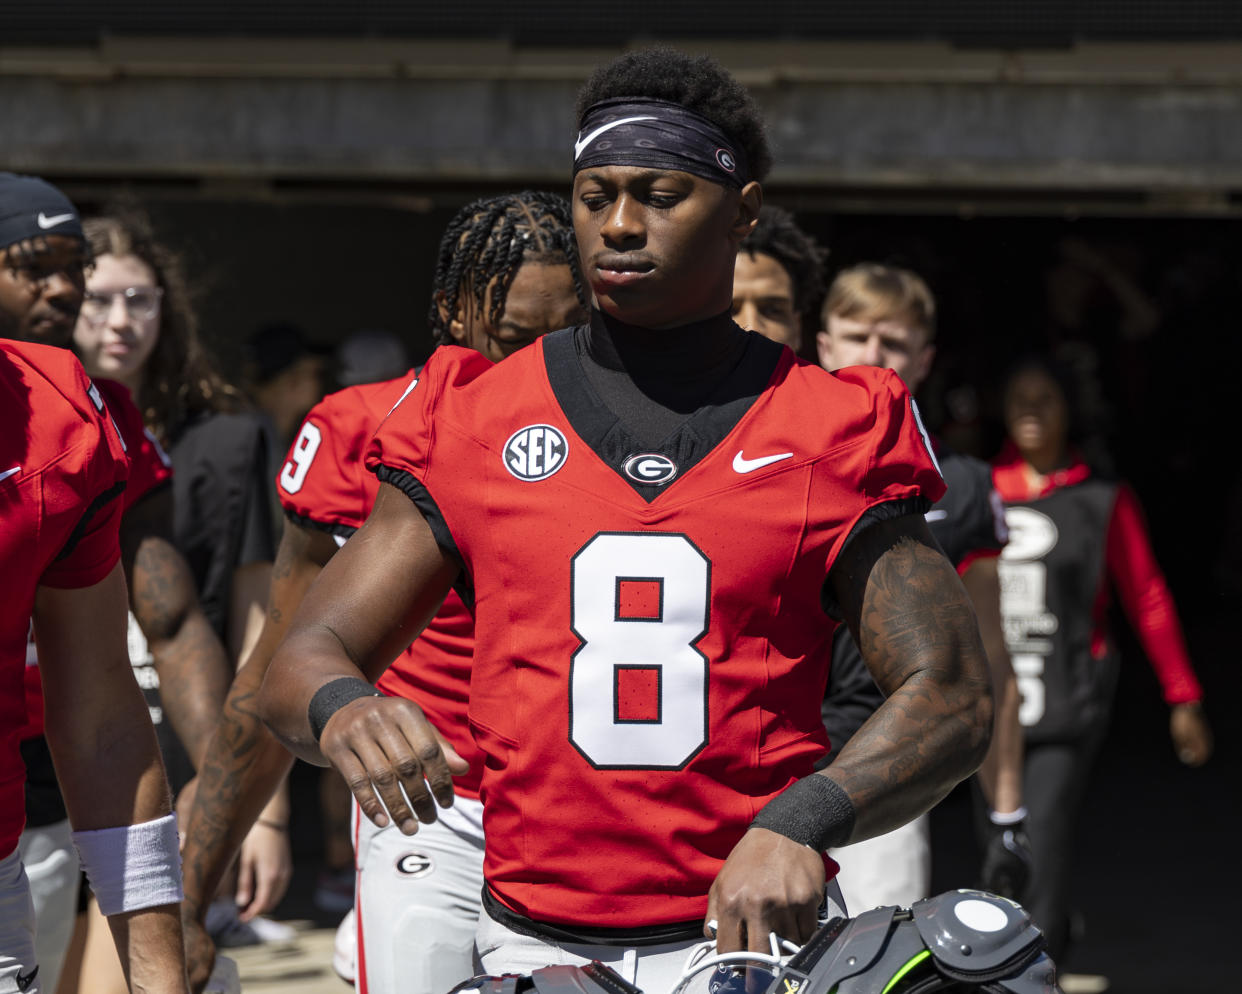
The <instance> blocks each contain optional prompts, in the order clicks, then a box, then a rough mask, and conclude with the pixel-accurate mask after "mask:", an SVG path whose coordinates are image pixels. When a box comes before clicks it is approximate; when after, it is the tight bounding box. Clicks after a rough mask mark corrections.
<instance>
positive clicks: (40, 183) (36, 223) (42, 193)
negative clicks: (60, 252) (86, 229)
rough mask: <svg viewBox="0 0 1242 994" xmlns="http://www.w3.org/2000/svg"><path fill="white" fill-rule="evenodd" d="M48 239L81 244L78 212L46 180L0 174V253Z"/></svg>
mask: <svg viewBox="0 0 1242 994" xmlns="http://www.w3.org/2000/svg"><path fill="white" fill-rule="evenodd" d="M48 235H68V236H69V237H70V238H77V239H79V240H85V238H84V236H83V234H82V219H81V218H80V217H79V216H78V209H77V208H76V207H74V206H73V204H72V203H70V201H69V198H68V197H66V196H65V195H64V194H63V193H61V192H60V191H59V190H58V189H56V187H54V186H52V184H51V183H49V182H47V180H42V179H39V177H37V176H19V175H18V174H17V173H3V172H0V249H5V248H8V247H9V246H10V245H14V244H16V243H17V242H24V241H26V240H27V239H30V238H39V237H46V236H48Z"/></svg>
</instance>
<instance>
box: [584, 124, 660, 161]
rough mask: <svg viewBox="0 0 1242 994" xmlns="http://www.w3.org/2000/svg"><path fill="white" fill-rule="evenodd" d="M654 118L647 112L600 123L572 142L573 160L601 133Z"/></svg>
mask: <svg viewBox="0 0 1242 994" xmlns="http://www.w3.org/2000/svg"><path fill="white" fill-rule="evenodd" d="M654 120H655V118H654V117H652V116H651V115H650V114H648V115H646V116H644V117H623V118H621V120H619V121H609V122H608V123H607V124H601V125H600V126H599V127H598V128H596V129H595V130H594V131H592V132H591V133H590V134H589V135H587V136H586V137H585V138H583V139H582V140H581V141H576V142H574V161H575V162H577V161H578V157H579V156H580V155H582V150H583V149H584V148H586V147H587V146H588V145H590V144H591V142H593V141H595V139H596V138H598V137H599V136H600V135H602V134H603V133H604V132H605V131H611V130H612V129H613V128H619V127H621V125H623V124H633V123H634V122H635V121H654Z"/></svg>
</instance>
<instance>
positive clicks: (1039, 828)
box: [1022, 734, 1103, 964]
mask: <svg viewBox="0 0 1242 994" xmlns="http://www.w3.org/2000/svg"><path fill="white" fill-rule="evenodd" d="M1102 741H1103V735H1102V734H1099V735H1092V736H1090V737H1088V738H1084V739H1077V740H1075V741H1072V742H1047V743H1029V742H1028V743H1027V744H1026V760H1025V763H1024V764H1023V781H1022V796H1023V802H1024V803H1025V805H1026V808H1027V811H1028V812H1029V815H1028V818H1027V834H1028V835H1029V837H1030V840H1031V850H1032V855H1033V856H1034V868H1033V872H1032V874H1031V882H1030V886H1029V888H1028V890H1027V894H1026V899H1025V900H1024V901H1023V905H1024V906H1025V907H1026V909H1027V910H1028V911H1029V912H1030V913H1031V918H1032V919H1034V921H1035V924H1036V925H1038V926H1039V927H1040V928H1041V929H1042V930H1043V932H1044V935H1046V936H1047V938H1048V952H1049V954H1050V955H1051V956H1052V959H1053V961H1054V962H1056V963H1058V964H1059V963H1060V961H1061V959H1062V958H1063V957H1064V955H1065V950H1066V947H1067V945H1068V943H1069V913H1070V901H1071V890H1072V880H1071V868H1072V866H1073V861H1074V860H1073V857H1074V841H1075V837H1076V835H1077V832H1078V824H1079V821H1080V816H1081V814H1082V806H1083V800H1084V798H1085V797H1086V793H1087V784H1088V782H1089V780H1090V777H1091V771H1092V769H1093V768H1094V766H1095V761H1096V758H1097V757H1098V755H1099V752H1100V745H1101V743H1102Z"/></svg>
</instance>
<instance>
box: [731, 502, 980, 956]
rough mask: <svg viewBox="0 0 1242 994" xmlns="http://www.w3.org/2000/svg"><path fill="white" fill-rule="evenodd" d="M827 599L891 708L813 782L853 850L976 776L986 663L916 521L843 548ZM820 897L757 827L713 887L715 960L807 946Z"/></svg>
mask: <svg viewBox="0 0 1242 994" xmlns="http://www.w3.org/2000/svg"><path fill="white" fill-rule="evenodd" d="M828 583H829V589H830V590H831V591H832V593H833V595H834V596H835V598H836V600H837V603H838V604H840V605H841V607H842V609H843V610H844V613H845V618H846V621H847V623H848V624H849V626H850V630H851V631H852V632H853V634H854V638H855V640H856V641H857V642H858V646H859V648H860V649H861V650H862V655H863V659H864V660H865V661H866V663H867V667H868V669H870V671H871V675H872V676H873V677H874V678H875V681H876V683H877V684H878V685H879V687H880V689H881V690H883V691H884V693H885V695H886V696H887V699H886V700H885V702H884V703H883V704H882V705H881V706H880V708H879V709H878V710H877V711H876V712H875V714H873V715H872V716H871V717H870V718H869V719H867V721H866V722H865V723H864V724H863V726H862V727H861V728H860V729H859V730H858V731H857V732H856V733H855V734H854V736H853V737H852V738H851V739H850V740H849V742H848V743H847V744H846V746H845V748H844V749H842V750H841V754H840V755H839V756H838V757H837V759H836V760H835V761H834V762H833V763H832V764H831V765H830V766H828V767H826V768H825V769H824V770H822V771H821V772H819V773H817V774H814V776H819V777H827V778H828V779H829V780H831V781H833V783H835V784H836V785H837V786H838V787H840V788H841V789H842V790H843V791H844V792H845V794H846V796H847V797H848V799H849V802H850V804H852V806H853V829H852V832H851V834H850V835H849V837H848V839H846V840H842V841H843V842H844V841H849V842H858V841H860V840H862V839H868V838H871V837H873V836H876V835H880V834H883V833H884V832H887V831H890V830H891V829H894V828H896V827H897V826H899V825H903V824H905V823H906V822H908V821H910V820H911V819H912V818H914V817H916V816H917V815H919V814H922V813H923V812H924V811H926V810H927V809H928V808H930V807H931V806H932V805H934V804H935V803H936V802H937V801H939V800H940V799H941V798H943V797H944V796H945V795H946V794H947V793H948V792H949V791H950V790H951V789H952V788H953V786H954V784H956V783H958V782H959V781H960V780H963V779H965V778H966V777H968V776H970V774H971V773H973V772H974V771H975V769H976V768H977V767H978V766H979V763H980V762H981V761H982V759H983V756H984V753H985V752H986V750H987V747H988V738H989V736H990V734H991V728H992V698H991V692H990V679H989V675H988V667H987V659H986V657H985V656H984V652H983V646H982V644H981V643H980V639H979V630H978V626H977V625H976V623H975V616H974V612H973V611H972V610H971V606H970V600H969V598H968V597H967V596H966V591H965V589H964V588H963V586H962V583H961V581H960V580H959V579H958V576H957V572H956V571H955V570H954V569H953V566H952V565H951V564H950V563H949V561H948V560H947V559H946V558H945V557H944V554H943V553H942V552H941V551H940V550H939V548H938V547H937V545H936V543H935V540H934V539H933V538H932V537H931V533H930V532H929V531H928V530H927V525H926V523H925V522H924V521H923V519H922V517H920V516H916V515H908V516H905V517H901V518H896V519H894V520H892V521H886V522H880V523H877V524H873V525H871V526H870V527H868V528H867V529H866V530H865V531H863V532H861V533H860V534H858V535H857V536H855V537H854V539H853V540H852V541H851V542H850V543H849V545H847V546H846V548H845V550H844V551H843V552H842V553H841V555H840V557H839V558H838V560H837V562H836V564H835V566H834V567H833V569H832V572H831V573H830V575H829V578H828ZM823 892H824V865H823V862H822V860H821V858H820V854H819V853H818V852H817V851H816V850H814V849H812V848H811V847H810V846H807V845H803V844H802V843H800V842H796V841H794V840H793V839H791V838H788V837H786V836H785V835H783V834H780V833H779V832H776V831H769V830H768V829H766V828H759V827H752V828H751V829H750V830H749V831H748V832H747V833H746V834H745V835H744V836H743V837H742V840H741V841H740V842H739V843H738V844H737V845H736V846H735V847H734V849H733V851H732V852H731V853H730V854H729V858H728V860H726V862H725V865H724V867H723V868H722V869H721V871H720V873H719V875H718V876H717V877H716V880H715V882H714V883H713V884H712V889H711V893H710V895H709V897H708V911H707V917H708V919H709V920H711V919H715V920H716V921H717V923H718V927H717V930H716V933H715V934H716V947H717V949H718V950H719V951H721V952H728V951H731V950H735V949H746V948H749V949H756V950H763V949H766V948H767V945H766V944H767V935H768V932H769V931H775V932H776V933H777V934H779V935H782V936H784V937H786V938H789V939H793V940H794V941H799V942H803V941H805V940H806V939H807V938H809V937H810V934H811V932H812V931H813V930H814V928H815V912H816V909H817V907H818V906H819V902H820V900H821V898H822V897H823Z"/></svg>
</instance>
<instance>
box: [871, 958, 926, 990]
mask: <svg viewBox="0 0 1242 994" xmlns="http://www.w3.org/2000/svg"><path fill="white" fill-rule="evenodd" d="M929 956H931V950H930V949H924V950H923V951H922V952H921V953H919V954H918V955H916V956H912V957H911V958H910V960H909V962H907V963H906V965H905V966H903V967H902V968H901V969H900V970H898V971H897V972H896V973H894V974H893V979H892V980H890V981H889V982H888V983H887V984H885V986H884V990H883V991H881V992H880V994H888V992H889V991H891V990H892V989H893V988H894V987H896V986H897V983H898V982H899V981H900V980H901V978H902V977H904V976H905V975H906V974H907V973H909V972H910V971H911V970H913V969H914V968H915V967H916V966H918V965H919V964H920V963H922V962H923V960H925V959H927V958H928V957H929Z"/></svg>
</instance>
